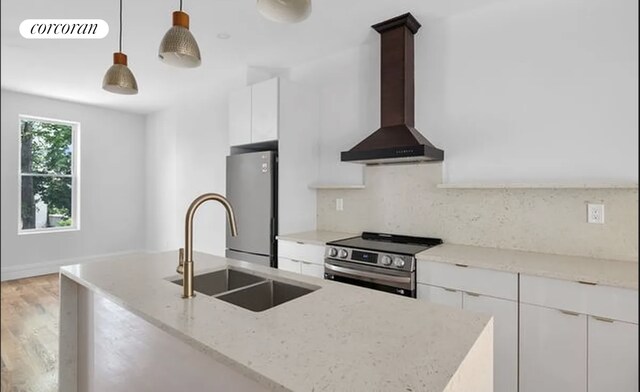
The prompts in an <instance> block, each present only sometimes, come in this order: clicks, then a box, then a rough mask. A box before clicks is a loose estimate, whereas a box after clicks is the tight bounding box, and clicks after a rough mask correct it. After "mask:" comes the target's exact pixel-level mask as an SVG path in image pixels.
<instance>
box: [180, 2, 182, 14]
mask: <svg viewBox="0 0 640 392" xmlns="http://www.w3.org/2000/svg"><path fill="white" fill-rule="evenodd" d="M180 11H182V0H180Z"/></svg>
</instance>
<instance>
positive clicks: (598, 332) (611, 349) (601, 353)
mask: <svg viewBox="0 0 640 392" xmlns="http://www.w3.org/2000/svg"><path fill="white" fill-rule="evenodd" d="M588 323H589V324H588V336H589V342H588V345H587V346H588V349H589V356H588V367H587V374H588V376H589V380H588V389H587V390H588V391H589V392H610V391H616V392H637V391H638V325H637V324H631V323H625V322H622V321H617V320H611V319H606V318H601V317H594V316H589V320H588Z"/></svg>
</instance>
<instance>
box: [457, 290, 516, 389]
mask: <svg viewBox="0 0 640 392" xmlns="http://www.w3.org/2000/svg"><path fill="white" fill-rule="evenodd" d="M462 308H463V309H466V310H470V311H472V312H478V313H486V314H490V315H492V316H493V358H494V364H493V374H494V380H493V385H494V388H495V389H494V391H495V392H514V391H517V390H518V303H517V302H515V301H510V300H506V299H498V298H492V297H487V296H485V295H478V294H470V293H466V292H465V293H464V294H463V297H462Z"/></svg>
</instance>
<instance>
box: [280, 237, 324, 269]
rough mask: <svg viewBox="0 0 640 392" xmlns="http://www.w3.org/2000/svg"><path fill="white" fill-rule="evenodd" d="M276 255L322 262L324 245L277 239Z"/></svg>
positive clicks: (317, 262)
mask: <svg viewBox="0 0 640 392" xmlns="http://www.w3.org/2000/svg"><path fill="white" fill-rule="evenodd" d="M278 256H282V257H286V258H289V259H292V260H299V261H308V262H310V263H314V264H324V246H320V245H313V244H304V243H299V242H293V241H282V240H278Z"/></svg>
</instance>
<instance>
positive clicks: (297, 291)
mask: <svg viewBox="0 0 640 392" xmlns="http://www.w3.org/2000/svg"><path fill="white" fill-rule="evenodd" d="M315 290H316V289H308V288H306V287H301V286H296V285H292V284H289V283H284V282H279V281H275V280H267V281H265V282H263V283H258V284H255V285H253V286H251V287H246V288H244V289H240V290H236V291H233V292H230V293H227V294H222V295H219V296H217V297H216V298H218V299H220V300H222V301H226V302H229V303H231V304H234V305H237V306H240V307H241V308H245V309H248V310H251V311H254V312H262V311H264V310H267V309H271V308H273V307H274V306H278V305H281V304H283V303H285V302H288V301H291V300H292V299H296V298H299V297H302V296H303V295H306V294H309V293H311V292H313V291H315Z"/></svg>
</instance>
